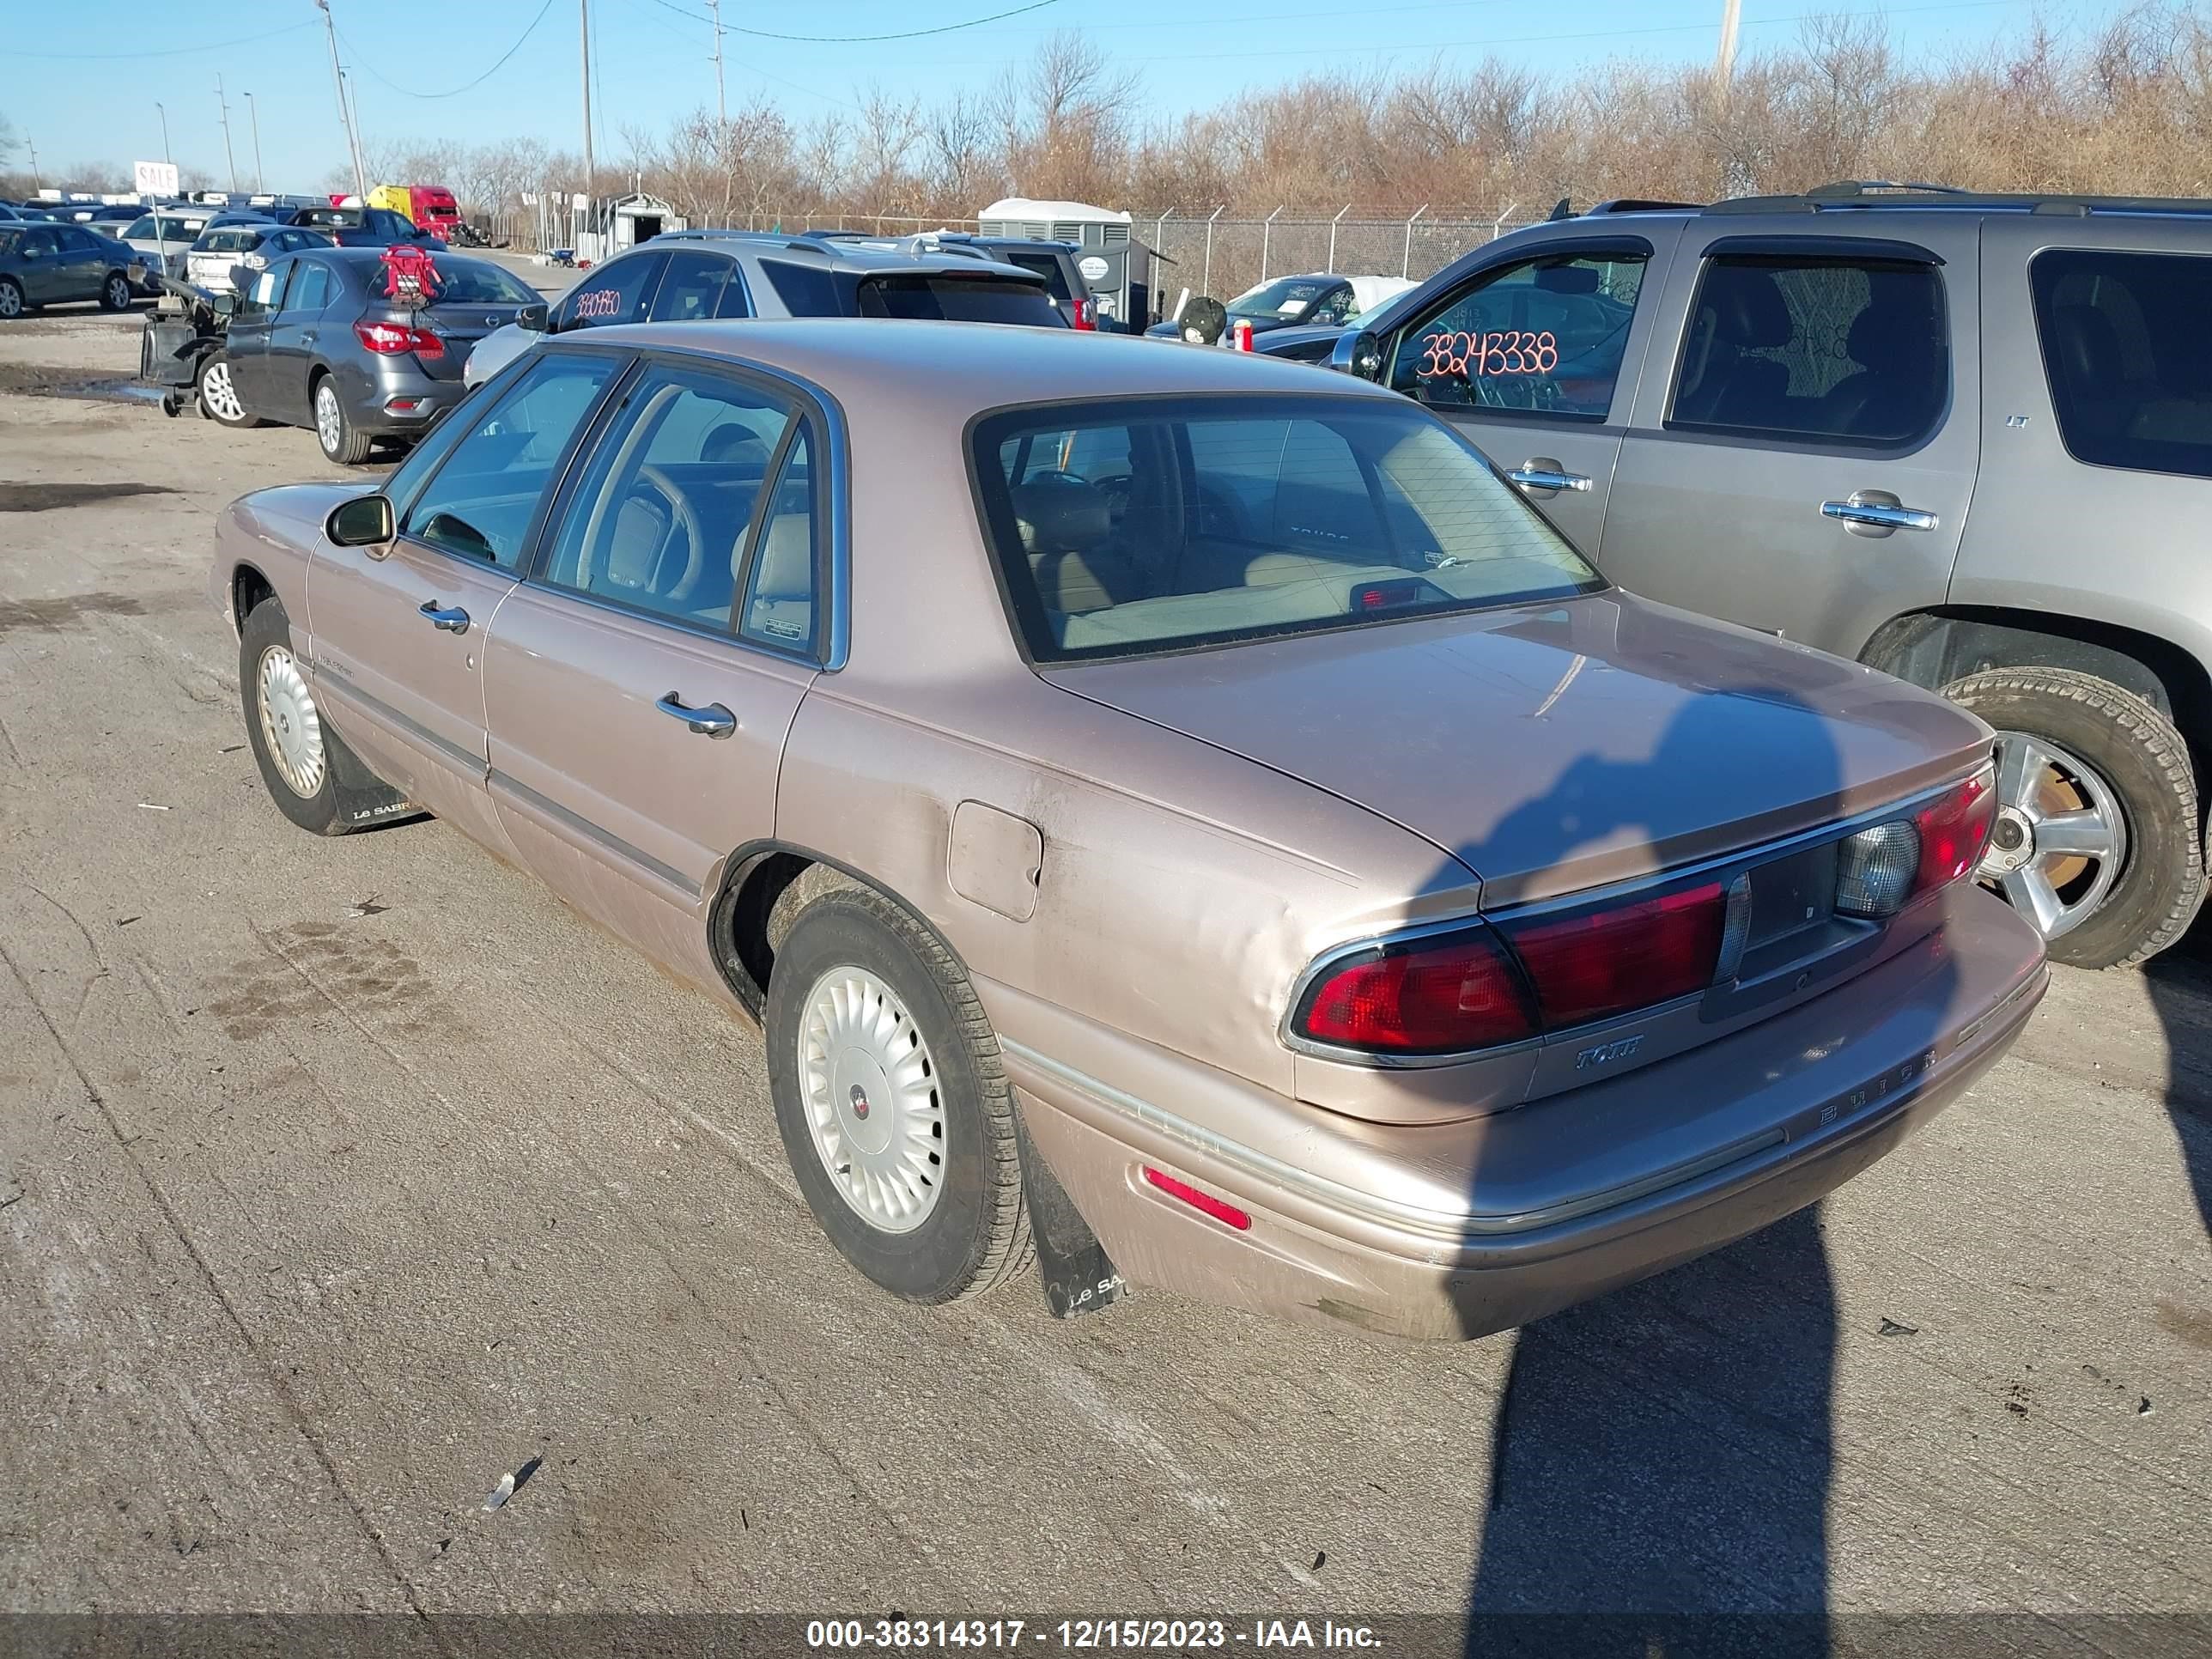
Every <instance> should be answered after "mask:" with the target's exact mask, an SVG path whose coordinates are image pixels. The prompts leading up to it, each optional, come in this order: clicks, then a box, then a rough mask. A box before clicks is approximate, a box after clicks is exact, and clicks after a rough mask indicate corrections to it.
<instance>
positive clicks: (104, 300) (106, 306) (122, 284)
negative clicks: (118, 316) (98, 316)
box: [100, 270, 131, 311]
mask: <svg viewBox="0 0 2212 1659" xmlns="http://www.w3.org/2000/svg"><path fill="white" fill-rule="evenodd" d="M100 309H101V310H102V311H128V310H130V309H131V278H130V277H129V276H126V275H125V274H124V273H123V272H122V271H119V270H111V271H109V272H108V273H107V280H106V282H104V283H101V284H100Z"/></svg>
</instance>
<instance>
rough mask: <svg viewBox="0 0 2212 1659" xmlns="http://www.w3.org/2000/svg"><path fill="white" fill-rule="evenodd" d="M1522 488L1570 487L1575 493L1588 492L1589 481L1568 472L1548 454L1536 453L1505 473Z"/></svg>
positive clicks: (1584, 493) (1580, 475)
mask: <svg viewBox="0 0 2212 1659" xmlns="http://www.w3.org/2000/svg"><path fill="white" fill-rule="evenodd" d="M1505 476H1506V477H1509V478H1510V479H1512V480H1513V482H1514V483H1516V484H1519V485H1520V486H1521V488H1522V489H1571V490H1573V491H1574V492H1575V493H1576V494H1577V495H1586V494H1588V493H1589V487H1590V481H1589V479H1588V478H1585V477H1583V475H1582V474H1581V473H1579V472H1569V471H1565V470H1564V469H1563V468H1562V467H1561V466H1560V465H1559V463H1558V462H1557V461H1555V460H1553V459H1552V458H1551V457H1550V456H1548V455H1538V456H1536V457H1534V458H1533V459H1529V460H1525V461H1523V462H1522V463H1521V465H1519V466H1517V467H1516V468H1515V469H1514V470H1513V471H1510V472H1509V473H1507V474H1506V475H1505Z"/></svg>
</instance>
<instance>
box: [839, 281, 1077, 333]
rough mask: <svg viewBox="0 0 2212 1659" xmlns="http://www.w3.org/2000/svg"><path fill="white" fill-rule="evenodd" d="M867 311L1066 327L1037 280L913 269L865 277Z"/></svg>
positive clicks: (864, 312)
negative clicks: (943, 273)
mask: <svg viewBox="0 0 2212 1659" xmlns="http://www.w3.org/2000/svg"><path fill="white" fill-rule="evenodd" d="M860 315H861V316H863V317H907V318H918V319H922V320H924V321H927V322H947V323H1014V324H1019V325H1026V326H1028V327H1030V328H1066V326H1067V319H1066V318H1065V317H1063V316H1061V315H1060V311H1059V308H1058V307H1055V306H1054V304H1053V302H1052V296H1051V295H1050V294H1048V293H1047V292H1046V290H1045V289H1043V288H1042V286H1040V285H1039V284H1037V283H1017V282H1014V281H1012V280H1011V279H1001V278H994V277H988V276H950V275H946V276H938V275H933V274H931V275H921V274H915V275H908V274H905V273H901V274H900V275H897V276H870V277H867V278H866V279H865V280H863V281H862V283H860Z"/></svg>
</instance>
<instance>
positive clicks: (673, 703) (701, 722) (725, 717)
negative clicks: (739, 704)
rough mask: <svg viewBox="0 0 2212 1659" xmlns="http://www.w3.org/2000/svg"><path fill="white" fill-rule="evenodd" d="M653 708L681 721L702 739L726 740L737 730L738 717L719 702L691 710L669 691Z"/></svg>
mask: <svg viewBox="0 0 2212 1659" xmlns="http://www.w3.org/2000/svg"><path fill="white" fill-rule="evenodd" d="M653 707H654V708H658V709H659V711H660V712H661V713H662V714H671V715H673V716H674V717H675V718H676V719H678V720H682V721H683V722H684V724H685V725H686V726H690V728H691V729H692V730H693V731H694V732H697V733H698V734H699V735H700V736H701V737H702V738H726V737H728V736H729V735H730V733H731V732H734V731H736V730H737V729H738V717H737V716H736V715H735V714H732V713H731V712H730V711H729V710H728V709H727V708H725V707H723V705H721V704H720V703H719V702H710V703H708V705H707V706H706V707H705V708H691V707H690V706H689V705H688V704H686V703H685V702H684V699H683V698H682V697H680V696H678V695H677V694H676V693H675V692H673V691H671V692H670V693H669V694H668V695H667V696H665V697H663V698H661V699H660V700H659V702H656V703H654V704H653Z"/></svg>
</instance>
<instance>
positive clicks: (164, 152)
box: [154, 98, 177, 167]
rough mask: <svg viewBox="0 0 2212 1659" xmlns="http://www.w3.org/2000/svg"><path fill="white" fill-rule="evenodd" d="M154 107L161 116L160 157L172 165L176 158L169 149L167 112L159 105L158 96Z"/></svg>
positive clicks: (174, 163)
mask: <svg viewBox="0 0 2212 1659" xmlns="http://www.w3.org/2000/svg"><path fill="white" fill-rule="evenodd" d="M154 109H155V113H157V114H158V115H160V116H161V159H162V160H163V161H167V162H168V163H169V165H170V166H172V167H174V166H175V165H176V162H177V158H176V156H175V155H173V154H172V153H171V151H170V149H169V112H168V111H167V110H166V109H164V108H162V107H161V100H160V99H158V98H156V99H155V100H154Z"/></svg>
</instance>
